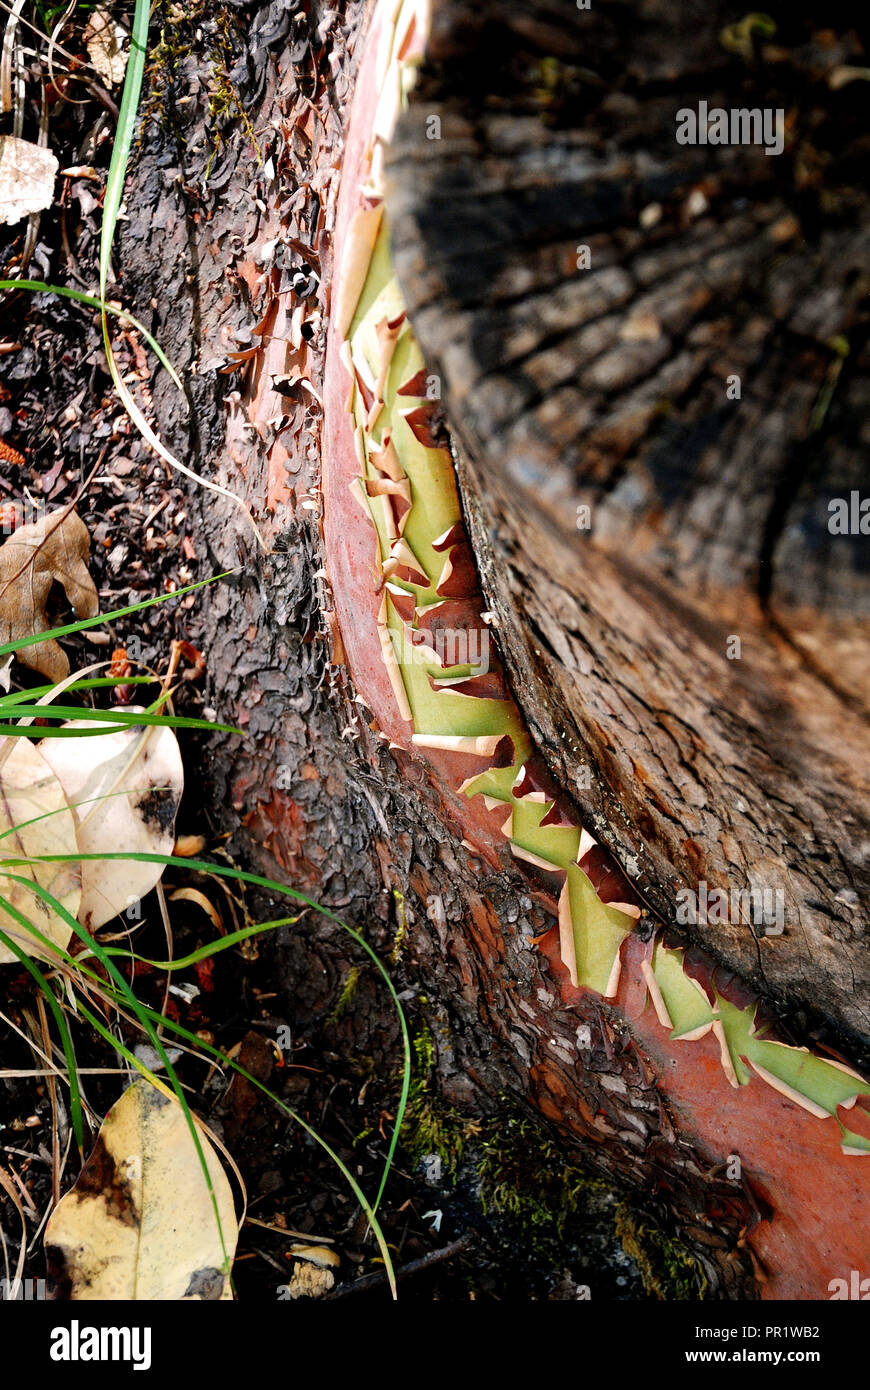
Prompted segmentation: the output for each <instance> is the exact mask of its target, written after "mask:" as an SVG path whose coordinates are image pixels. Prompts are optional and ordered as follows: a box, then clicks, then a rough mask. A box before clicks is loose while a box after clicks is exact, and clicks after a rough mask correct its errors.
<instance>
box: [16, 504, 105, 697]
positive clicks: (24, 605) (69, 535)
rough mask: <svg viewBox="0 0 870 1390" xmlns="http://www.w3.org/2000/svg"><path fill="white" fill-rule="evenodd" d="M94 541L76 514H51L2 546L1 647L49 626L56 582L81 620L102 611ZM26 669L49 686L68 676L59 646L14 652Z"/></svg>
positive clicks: (45, 644)
mask: <svg viewBox="0 0 870 1390" xmlns="http://www.w3.org/2000/svg"><path fill="white" fill-rule="evenodd" d="M90 549H91V541H90V536H89V535H88V531H87V527H86V526H85V524H84V522H83V521H82V520H81V518H80V517H79V516H78V515H77V514H76V513H75V512H66V511H58V512H49V513H48V515H47V516H44V517H42V518H41V519H40V520H39V521H35V522H33V523H32V524H31V525H29V526H20V527H19V528H18V530H17V531H15V532H14V533H13V535H11V536H10V537H9V539H8V540H7V541H5V542H4V543H3V545H2V546H0V642H18V641H21V640H22V639H23V638H25V637H32V636H34V634H36V633H37V632H47V631H48V629H49V628H50V627H51V623H50V622H49V620H48V617H47V615H46V611H45V610H46V604H47V602H48V596H49V594H50V592H51V586H52V584H54V583H55V582H56V583H58V584H60V585H62V587H63V589H64V591H65V593H66V596H67V598H68V599H69V601H70V603H71V604H72V606H73V608H74V609H75V612H76V617H78V618H93V617H94V616H95V615H96V614H97V613H98V612H99V610H100V601H99V598H98V596H97V591H96V588H95V587H94V581H93V580H92V579H91V576H90V574H89V573H88V567H87V559H88V556H89V554H90ZM16 656H17V659H18V660H19V661H20V662H21V664H22V665H23V666H29V667H30V668H31V669H32V670H34V671H38V672H39V673H40V675H42V676H45V678H46V680H49V681H53V682H56V681H61V680H63V679H64V677H65V676H68V675H69V660H68V658H67V655H66V653H65V652H64V651H63V650H62V648H61V647H60V646H59V645H58V644H57V642H54V641H50V642H39V643H37V644H35V645H34V646H30V647H22V648H21V650H20V652H16Z"/></svg>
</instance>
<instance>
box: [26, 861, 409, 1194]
mask: <svg viewBox="0 0 870 1390" xmlns="http://www.w3.org/2000/svg"><path fill="white" fill-rule="evenodd" d="M113 859H115V860H126V861H127V862H130V861H131V860H132V861H134V862H138V863H142V864H163V865H164V866H167V865H175V866H176V867H177V865H178V864H179V862H181V863H183V864H184V866H185V868H187V869H190V870H192V871H193V872H195V873H204V874H212V875H213V876H215V877H216V878H230V879H233V880H234V881H235V882H237V883H249V884H251V885H252V886H254V887H258V888H266V889H268V890H269V892H271V893H277V894H279V895H280V896H281V897H287V898H292V899H293V900H294V902H301V903H304V904H305V905H306V907H310V908H311V909H312V911H313V912H316V913H318V914H319V915H320V916H322V917H326V918H327V919H328V920H329V921H330V922H334V923H335V925H336V926H338V927H341V929H342V931H344V932H346V933H347V935H348V936H350V937H351V938H352V939H353V940H354V941H355V942H356V943H357V944H358V945H359V946H361V947H362V949H363V950H364V951H365V952H366V954H367V955H368V956H369V958H370V959H371V960H372V962H373V963H374V965H375V967H376V969H377V970H378V973H379V974H380V975H381V977H382V978H383V980H384V983H385V984H386V986H387V990H388V991H389V994H390V997H391V999H392V1001H393V1005H394V1007H395V1009H396V1013H397V1016H398V1019H399V1026H400V1028H401V1033H402V1054H403V1063H402V1089H401V1095H400V1099H399V1104H398V1106H397V1108H396V1119H395V1122H394V1125H393V1131H392V1134H391V1136H390V1143H389V1146H388V1149H387V1157H386V1161H385V1164H384V1171H383V1175H382V1177H381V1183H380V1187H379V1189H378V1194H377V1197H376V1199H375V1202H374V1210H375V1211H377V1208H378V1206H379V1204H380V1201H381V1198H382V1196H383V1193H384V1188H385V1186H386V1182H387V1178H388V1176H389V1172H390V1168H391V1167H392V1163H393V1158H394V1155H395V1151H396V1146H397V1145H398V1142H399V1134H400V1132H401V1128H402V1122H403V1120H404V1117H405V1110H406V1109H407V1104H408V1094H409V1092H410V1088H411V1041H410V1038H409V1035H408V1023H407V1020H406V1018H405V1011H404V1009H403V1008H402V1004H401V1000H400V999H399V996H398V993H397V992H396V988H395V985H394V984H393V981H392V980H391V978H390V974H389V971H388V970H387V968H386V966H385V965H384V964H383V962H382V961H381V959H380V957H379V956H378V954H377V952H376V951H375V950H374V949H373V947H371V946H370V945H369V943H368V942H367V941H366V939H365V937H364V936H362V935H361V934H360V932H358V931H356V930H355V929H354V928H353V927H351V926H350V925H349V924H348V923H347V922H345V921H343V920H342V919H341V918H340V917H338V916H336V914H335V913H334V912H331V911H330V910H329V908H328V907H323V906H322V905H321V904H320V903H317V902H315V901H314V899H313V898H309V897H307V896H306V894H304V893H300V892H299V891H298V890H297V889H295V888H289V887H288V886H287V885H286V884H282V883H276V882H275V880H274V879H271V878H264V877H263V876H262V875H261V874H251V873H246V872H244V871H243V870H242V869H235V868H231V867H230V866H228V865H224V864H211V863H209V862H208V860H204V859H184V860H181V861H179V860H177V859H175V858H174V857H173V856H171V855H165V854H146V853H139V854H80V855H73V854H44V855H43V854H40V855H34V856H33V857H32V859H26V858H21V857H20V856H19V857H17V858H10V859H5V860H0V869H2V868H3V866H5V865H14V864H29V863H37V862H39V863H82V862H84V861H86V860H95V861H98V862H105V861H106V860H113Z"/></svg>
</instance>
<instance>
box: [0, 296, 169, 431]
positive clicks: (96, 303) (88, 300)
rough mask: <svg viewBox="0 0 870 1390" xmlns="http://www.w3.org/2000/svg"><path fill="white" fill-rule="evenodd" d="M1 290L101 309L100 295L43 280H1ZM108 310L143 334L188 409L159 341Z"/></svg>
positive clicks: (133, 321) (114, 310)
mask: <svg viewBox="0 0 870 1390" xmlns="http://www.w3.org/2000/svg"><path fill="white" fill-rule="evenodd" d="M0 290H32V291H33V292H34V293H35V294H57V295H60V296H61V298H63V299H76V300H78V301H79V303H81V304H89V305H90V306H91V308H92V309H99V308H100V307H101V301H100V298H99V295H96V294H86V293H85V292H84V290H73V289H70V288H69V286H68V285H47V284H45V282H44V281H43V280H0ZM106 309H107V310H108V312H109V313H110V314H114V315H115V317H116V318H119V319H126V320H127V322H128V323H129V324H131V325H132V326H133V328H135V329H136V331H137V333H141V334H142V337H143V338H144V339H145V341H146V342H147V344H148V346H149V347H150V349H151V351H152V352H153V353H154V356H155V357H156V358H157V360H158V361H159V363H160V365H161V366H162V367H165V368H166V370H167V372H168V373H169V375H170V376H171V377H172V380H173V381H174V383H175V385H176V386H177V387H178V389H179V391H180V392H181V393H182V400H183V401H184V405H185V409H187V408H188V407H187V399H186V397H185V395H184V387H183V386H182V384H181V378H180V377H179V375H178V373H177V371H176V370H175V368H174V367H173V365H172V363H171V362H170V360H169V358H168V357H167V356H166V353H165V352H164V351H163V349H162V347H161V346H160V344H159V343H158V341H157V339H156V338H153V337H152V336H151V334H150V333H149V332H148V329H147V328H146V327H145V325H144V323H140V322H139V320H138V319H137V318H136V316H135V314H130V313H128V312H127V310H126V309H119V308H117V306H116V305H114V304H107V305H106Z"/></svg>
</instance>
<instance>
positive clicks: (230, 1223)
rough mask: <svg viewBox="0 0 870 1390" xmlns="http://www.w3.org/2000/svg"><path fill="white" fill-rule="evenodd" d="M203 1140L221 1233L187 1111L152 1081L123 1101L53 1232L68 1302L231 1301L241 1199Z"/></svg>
mask: <svg viewBox="0 0 870 1390" xmlns="http://www.w3.org/2000/svg"><path fill="white" fill-rule="evenodd" d="M199 1140H200V1143H201V1145H202V1149H203V1153H204V1154H205V1159H206V1164H207V1166H208V1171H209V1176H210V1178H211V1183H212V1187H213V1189H214V1194H215V1199H216V1201H217V1208H218V1212H219V1215H220V1231H219V1230H218V1222H217V1218H216V1216H215V1211H214V1207H213V1206H212V1200H211V1196H210V1194H209V1191H208V1187H207V1186H206V1180H205V1174H204V1172H203V1170H202V1165H201V1163H200V1161H199V1158H198V1156H197V1152H196V1148H195V1147H194V1143H193V1138H192V1135H191V1133H190V1130H189V1129H188V1126H187V1122H186V1120H185V1117H184V1112H183V1111H182V1109H181V1106H180V1105H179V1104H178V1102H177V1101H176V1100H174V1099H173V1098H172V1097H171V1096H170V1095H168V1094H167V1093H166V1092H164V1091H163V1090H158V1089H157V1088H156V1087H155V1086H153V1085H152V1084H151V1083H150V1082H148V1081H145V1080H141V1081H135V1082H134V1083H133V1085H132V1086H130V1087H129V1088H128V1089H127V1090H126V1091H125V1092H124V1094H123V1095H122V1096H121V1099H120V1100H118V1101H116V1102H115V1104H114V1105H113V1106H112V1108H111V1110H110V1111H109V1113H108V1115H107V1116H106V1118H105V1120H104V1121H103V1124H102V1127H101V1129H100V1133H99V1135H98V1136H97V1142H96V1145H95V1146H94V1150H93V1152H92V1154H91V1156H90V1158H89V1159H88V1161H87V1163H86V1164H85V1166H84V1168H83V1169H82V1172H81V1173H80V1175H79V1177H78V1179H77V1181H76V1184H75V1186H74V1187H73V1188H72V1190H71V1191H70V1192H68V1193H67V1195H66V1196H65V1197H64V1198H63V1199H62V1200H61V1201H60V1202H59V1203H58V1205H57V1206H56V1207H55V1209H54V1211H53V1212H52V1214H51V1217H50V1219H49V1222H48V1225H47V1227H46V1231H45V1254H46V1261H47V1264H48V1271H49V1275H50V1277H51V1278H52V1279H54V1280H56V1281H57V1282H58V1284H59V1286H60V1289H61V1291H62V1293H65V1296H66V1297H68V1298H70V1299H73V1300H91V1299H109V1300H113V1301H114V1300H118V1299H134V1300H136V1301H138V1302H144V1301H154V1300H160V1299H177V1300H188V1301H190V1300H195V1301H202V1300H208V1301H216V1300H219V1299H229V1298H231V1297H232V1294H231V1291H230V1283H229V1275H228V1271H227V1269H226V1268H225V1265H226V1264H227V1263H228V1262H231V1261H232V1258H233V1255H234V1253H235V1248H236V1241H237V1240H238V1234H239V1231H238V1224H237V1222H236V1214H235V1209H234V1206H233V1197H232V1192H231V1190H230V1184H229V1181H228V1179H227V1176H226V1173H225V1172H224V1170H223V1168H222V1166H221V1164H220V1162H219V1161H218V1158H217V1155H216V1153H215V1151H214V1149H213V1148H212V1146H211V1144H210V1143H209V1141H208V1139H207V1138H206V1136H205V1134H204V1133H203V1132H202V1129H201V1128H200V1131H199ZM221 1233H222V1235H223V1247H222V1245H221ZM224 1252H226V1258H225V1253H224Z"/></svg>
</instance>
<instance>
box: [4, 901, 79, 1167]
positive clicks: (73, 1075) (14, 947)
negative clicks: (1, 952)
mask: <svg viewBox="0 0 870 1390" xmlns="http://www.w3.org/2000/svg"><path fill="white" fill-rule="evenodd" d="M0 907H2V908H3V910H4V911H5V912H8V914H9V916H10V917H13V918H15V919H16V920H17V921H18V925H19V926H21V927H27V926H28V925H29V923H28V920H27V918H26V917H25V916H24V914H23V912H19V911H18V909H17V908H15V907H13V905H12V903H10V902H8V901H7V900H6V899H5V898H3V897H0ZM0 942H2V943H3V945H4V946H5V947H6V948H7V949H8V950H10V951H12V953H13V954H14V955H16V956H17V957H18V959H19V960H20V962H21V964H22V965H23V966H24V968H25V970H27V971H28V972H29V973H30V974H31V975H32V976H33V978H34V980H35V981H36V984H37V986H38V988H39V990H40V991H41V993H42V995H43V997H44V999H45V1002H46V1004H47V1005H48V1007H49V1008H50V1009H51V1013H52V1017H53V1018H54V1021H55V1023H56V1024H57V1031H58V1033H59V1034H60V1043H61V1047H62V1048H63V1055H64V1057H65V1058H66V1065H67V1072H68V1073H69V1078H68V1079H69V1100H70V1119H71V1121H72V1127H73V1134H74V1135H75V1138H76V1144H77V1145H78V1150H79V1153H80V1154H82V1153H83V1152H84V1146H85V1132H84V1123H83V1121H82V1098H81V1092H80V1090H79V1078H78V1068H77V1067H76V1058H75V1052H74V1051H73V1045H72V1037H71V1035H70V1031H69V1027H68V1025H67V1021H66V1019H65V1018H64V1016H63V1010H62V1009H61V1007H60V1005H59V1004H58V1002H57V999H56V998H55V995H54V990H53V989H52V988H51V985H50V984H49V983H48V980H46V978H45V976H44V975H43V973H42V971H41V970H40V969H39V967H38V966H37V965H36V964H35V963H34V961H32V960H31V958H30V956H29V955H28V954H27V952H26V951H24V950H23V949H22V948H21V947H20V946H19V945H18V943H17V942H16V941H14V940H13V938H12V937H11V936H7V934H6V932H5V931H3V930H2V928H0Z"/></svg>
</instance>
